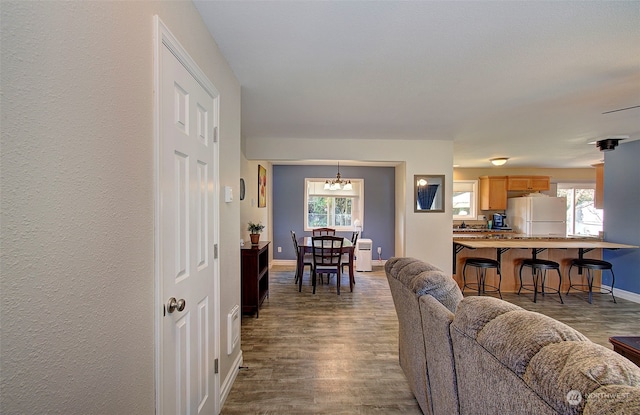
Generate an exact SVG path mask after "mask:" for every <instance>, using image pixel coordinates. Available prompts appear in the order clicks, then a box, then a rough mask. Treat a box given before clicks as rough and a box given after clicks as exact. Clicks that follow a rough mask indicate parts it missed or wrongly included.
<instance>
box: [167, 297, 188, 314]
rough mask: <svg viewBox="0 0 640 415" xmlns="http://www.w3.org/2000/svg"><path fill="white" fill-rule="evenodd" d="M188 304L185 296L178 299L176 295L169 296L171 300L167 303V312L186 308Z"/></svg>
mask: <svg viewBox="0 0 640 415" xmlns="http://www.w3.org/2000/svg"><path fill="white" fill-rule="evenodd" d="M186 305H187V302H186V301H185V300H184V298H181V299H179V300H176V298H175V297H171V298H169V302H168V303H167V312H168V313H169V314H171V313H173V312H174V311H176V310H178V311H182V310H184V308H185V306H186Z"/></svg>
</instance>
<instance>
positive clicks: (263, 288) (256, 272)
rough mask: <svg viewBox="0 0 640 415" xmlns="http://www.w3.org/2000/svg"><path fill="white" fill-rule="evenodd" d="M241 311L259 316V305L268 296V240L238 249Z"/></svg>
mask: <svg viewBox="0 0 640 415" xmlns="http://www.w3.org/2000/svg"><path fill="white" fill-rule="evenodd" d="M240 256H241V267H242V270H241V272H242V286H241V288H242V312H243V313H253V312H255V313H256V318H258V317H259V316H260V305H261V304H262V302H263V301H264V299H265V298H267V297H268V296H269V242H268V241H266V242H259V243H258V244H257V245H248V246H244V247H243V248H242V249H240Z"/></svg>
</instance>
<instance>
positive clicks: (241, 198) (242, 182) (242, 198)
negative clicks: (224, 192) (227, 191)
mask: <svg viewBox="0 0 640 415" xmlns="http://www.w3.org/2000/svg"><path fill="white" fill-rule="evenodd" d="M244 193H245V188H244V179H243V178H242V177H241V178H240V200H244Z"/></svg>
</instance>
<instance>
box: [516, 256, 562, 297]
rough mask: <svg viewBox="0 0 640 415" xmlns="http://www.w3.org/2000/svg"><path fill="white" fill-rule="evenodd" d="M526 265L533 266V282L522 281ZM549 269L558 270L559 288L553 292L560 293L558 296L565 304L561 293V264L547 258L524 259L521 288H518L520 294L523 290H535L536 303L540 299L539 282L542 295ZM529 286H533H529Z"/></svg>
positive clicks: (521, 265) (521, 267) (521, 266)
mask: <svg viewBox="0 0 640 415" xmlns="http://www.w3.org/2000/svg"><path fill="white" fill-rule="evenodd" d="M524 267H529V268H531V276H532V278H533V284H523V283H522V269H523V268H524ZM548 270H556V272H557V273H558V289H557V290H552V291H551V292H553V293H558V297H560V303H562V304H564V301H563V300H562V294H561V293H560V287H561V286H562V274H561V273H560V264H558V263H557V262H554V261H549V260H546V259H538V258H530V259H524V260H523V261H522V263H521V264H520V288H519V289H518V295H520V291H521V290H523V289H524V290H527V291H533V302H534V303H535V302H536V301H537V299H538V282H540V283H541V284H540V288H541V290H542V291H541V292H542V295H544V294H545V292H544V282H545V280H546V279H547V271H548ZM528 287H533V289H532V288H528Z"/></svg>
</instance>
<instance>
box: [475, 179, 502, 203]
mask: <svg viewBox="0 0 640 415" xmlns="http://www.w3.org/2000/svg"><path fill="white" fill-rule="evenodd" d="M506 208H507V176H482V177H480V210H505V209H506Z"/></svg>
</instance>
